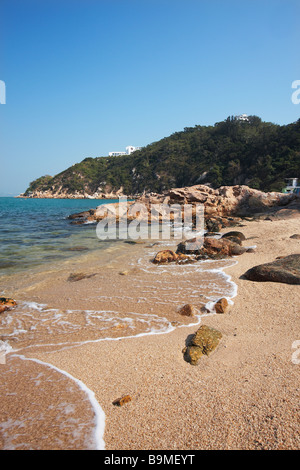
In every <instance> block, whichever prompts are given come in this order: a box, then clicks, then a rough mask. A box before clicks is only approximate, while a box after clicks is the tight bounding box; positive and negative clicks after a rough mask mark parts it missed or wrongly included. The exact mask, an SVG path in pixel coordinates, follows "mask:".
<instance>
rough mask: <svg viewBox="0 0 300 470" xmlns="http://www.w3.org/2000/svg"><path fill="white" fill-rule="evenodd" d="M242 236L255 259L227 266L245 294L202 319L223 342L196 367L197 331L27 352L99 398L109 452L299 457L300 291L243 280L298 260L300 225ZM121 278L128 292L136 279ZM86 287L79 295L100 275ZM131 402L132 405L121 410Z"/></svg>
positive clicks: (254, 225) (285, 223) (257, 228)
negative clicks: (191, 348) (298, 356)
mask: <svg viewBox="0 0 300 470" xmlns="http://www.w3.org/2000/svg"><path fill="white" fill-rule="evenodd" d="M239 230H240V231H242V232H243V233H244V235H245V236H246V238H247V240H246V241H245V242H244V244H245V245H248V246H249V245H256V251H255V252H254V253H244V254H243V255H242V256H239V257H238V259H237V261H238V263H237V264H235V265H234V266H231V267H228V268H226V270H225V272H226V273H227V274H229V275H230V276H231V280H232V281H233V282H234V283H235V284H236V285H237V288H238V291H237V292H238V293H237V296H236V297H234V299H233V302H234V305H233V306H232V307H231V309H230V311H229V312H228V313H225V314H215V315H211V316H205V317H204V318H202V320H201V324H205V325H208V326H212V327H214V328H216V329H218V330H219V331H221V333H222V335H223V337H222V340H221V342H220V344H219V346H218V347H217V349H216V350H215V351H214V352H213V353H212V354H211V355H210V356H209V357H203V358H202V359H201V360H200V361H199V364H198V365H197V366H192V365H190V364H189V363H187V362H186V361H184V359H183V353H182V350H183V348H184V346H185V344H186V340H187V338H188V337H189V335H191V334H193V333H195V331H196V330H197V328H198V327H199V326H195V325H194V326H182V327H177V328H175V329H174V330H173V331H170V332H168V333H165V334H157V335H153V334H151V335H145V336H140V337H135V338H132V337H129V338H123V339H120V340H117V341H113V340H110V341H102V342H95V343H91V342H89V343H87V344H83V345H81V346H77V347H73V348H71V349H62V350H60V351H54V352H49V351H47V352H43V351H41V350H40V351H38V350H36V351H34V352H28V350H27V352H26V356H27V357H31V356H32V357H34V358H35V359H39V360H40V361H44V362H47V363H50V364H52V365H54V366H55V367H56V368H58V369H60V370H63V371H66V372H67V373H68V374H71V376H73V377H75V378H76V379H78V380H80V381H82V383H84V384H85V385H86V386H87V387H88V388H89V389H90V390H91V391H93V392H94V394H95V397H96V399H97V401H98V403H99V405H100V406H101V408H102V410H103V411H104V413H105V429H104V435H103V439H104V443H105V444H104V445H105V449H106V450H140V449H144V450H175V449H177V450H198V449H244V450H245V449H299V447H300V437H299V371H300V369H299V367H300V365H299V364H297V363H295V361H292V355H293V353H295V349H293V343H294V342H295V341H297V340H299V339H300V331H299V307H300V304H299V292H298V291H299V286H297V285H288V284H283V283H275V282H273V283H272V282H252V281H248V280H246V279H243V278H242V276H243V274H244V273H245V272H246V271H247V270H248V269H249V268H251V267H252V266H255V265H257V264H262V263H265V262H270V261H273V260H275V258H276V257H277V256H284V255H289V254H292V253H300V241H299V240H297V239H292V238H290V236H291V235H293V234H295V233H300V218H299V217H293V218H287V219H280V220H275V219H274V220H257V221H251V222H244V221H243V226H242V227H240V228H239ZM223 231H224V232H225V231H226V230H223ZM134 249H136V250H145V248H144V247H143V246H142V245H141V246H139V247H138V246H136V247H135V248H134ZM135 254H136V253H135ZM122 280H123V281H124V284H123V285H122V288H123V289H124V288H127V289H129V288H130V282H131V281H130V275H127V276H122ZM81 282H82V284H80V282H78V283H77V284H76V289H77V290H79V293H80V289H81V288H84V289H86V286H87V283H88V282H96V277H95V278H90V279H88V280H86V281H85V282H86V283H85V284H84V281H81ZM81 294H82V296H83V291H81ZM79 297H80V296H79ZM193 303H194V302H193ZM199 305H200V303H199ZM199 305H198V306H199ZM196 306H197V305H196ZM154 310H155V301H154ZM294 357H295V356H294ZM123 395H130V397H131V401H130V402H129V403H126V404H125V405H124V406H121V407H119V406H114V405H113V401H114V400H116V399H117V398H119V397H121V396H123ZM82 445H83V444H82V443H80V444H79V448H82V447H81V446H82ZM54 448H55V444H54Z"/></svg>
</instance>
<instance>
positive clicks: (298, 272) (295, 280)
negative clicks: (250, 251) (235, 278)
mask: <svg viewBox="0 0 300 470" xmlns="http://www.w3.org/2000/svg"><path fill="white" fill-rule="evenodd" d="M244 277H245V278H246V279H248V280H250V281H259V282H283V283H286V284H298V285H300V254H294V255H289V256H285V257H280V258H279V259H276V260H275V261H273V262H271V263H265V264H260V265H259V266H254V267H253V268H251V269H249V270H248V271H247V272H246V273H245V274H244Z"/></svg>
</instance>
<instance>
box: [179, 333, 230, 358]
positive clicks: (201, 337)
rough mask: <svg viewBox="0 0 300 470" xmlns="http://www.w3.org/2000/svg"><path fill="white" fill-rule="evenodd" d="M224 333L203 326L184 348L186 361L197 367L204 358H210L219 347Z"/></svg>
mask: <svg viewBox="0 0 300 470" xmlns="http://www.w3.org/2000/svg"><path fill="white" fill-rule="evenodd" d="M221 338H222V333H221V332H220V331H218V330H216V329H214V328H211V327H210V326H207V325H202V326H200V328H199V329H198V330H197V331H196V333H195V334H194V336H193V337H192V338H191V339H190V340H189V342H188V345H187V347H186V348H184V350H183V353H184V359H185V360H186V361H187V362H189V363H190V364H192V365H197V364H198V361H199V359H200V358H201V357H202V356H209V354H211V353H212V352H213V351H214V349H215V348H216V347H217V346H218V344H219V342H220V340H221Z"/></svg>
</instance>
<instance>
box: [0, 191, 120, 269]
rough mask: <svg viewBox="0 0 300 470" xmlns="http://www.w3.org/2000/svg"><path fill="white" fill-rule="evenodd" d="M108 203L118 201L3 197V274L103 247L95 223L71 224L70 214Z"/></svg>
mask: <svg viewBox="0 0 300 470" xmlns="http://www.w3.org/2000/svg"><path fill="white" fill-rule="evenodd" d="M108 202H117V200H93V199H21V198H12V197H2V198H0V274H1V275H3V274H8V273H11V272H18V271H23V270H26V269H28V268H29V267H34V266H39V265H42V264H44V263H47V262H49V261H55V260H58V261H59V260H62V259H66V258H68V257H71V256H76V255H77V256H78V254H79V253H80V252H82V251H84V250H93V249H99V248H101V244H102V246H104V242H101V241H100V240H99V239H98V238H97V236H96V231H95V225H94V224H87V225H71V224H70V220H68V219H67V217H68V216H69V215H70V214H73V213H76V212H82V211H85V210H89V209H94V208H96V207H97V206H99V205H100V204H106V203H108ZM106 246H107V245H106Z"/></svg>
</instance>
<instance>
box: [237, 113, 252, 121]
mask: <svg viewBox="0 0 300 470" xmlns="http://www.w3.org/2000/svg"><path fill="white" fill-rule="evenodd" d="M236 118H237V119H238V120H239V121H249V118H248V116H247V114H240V115H239V116H236Z"/></svg>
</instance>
